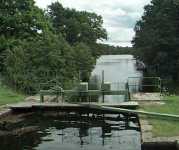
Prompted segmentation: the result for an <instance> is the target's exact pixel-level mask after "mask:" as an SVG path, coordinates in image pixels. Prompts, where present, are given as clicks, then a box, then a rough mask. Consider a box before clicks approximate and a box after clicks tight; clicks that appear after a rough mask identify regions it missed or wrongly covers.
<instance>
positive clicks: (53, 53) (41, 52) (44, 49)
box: [5, 33, 78, 93]
mask: <svg viewBox="0 0 179 150" xmlns="http://www.w3.org/2000/svg"><path fill="white" fill-rule="evenodd" d="M20 43H21V44H19V46H16V47H14V48H13V49H9V50H7V51H6V61H5V68H6V72H5V74H6V76H5V77H6V81H8V84H9V85H10V86H11V87H16V88H17V89H19V90H21V91H24V92H26V93H31V92H37V91H38V90H39V85H40V83H46V82H48V81H51V80H58V81H59V82H61V84H62V86H64V87H65V86H66V84H69V83H70V82H73V80H74V79H75V78H77V76H78V74H77V71H76V70H75V68H76V66H75V62H74V58H73V54H72V48H71V47H70V46H69V44H68V43H67V42H66V41H65V40H64V39H63V38H62V36H59V35H58V36H57V35H54V34H52V33H44V34H43V36H42V37H41V38H35V39H34V38H29V39H28V40H23V41H20Z"/></svg>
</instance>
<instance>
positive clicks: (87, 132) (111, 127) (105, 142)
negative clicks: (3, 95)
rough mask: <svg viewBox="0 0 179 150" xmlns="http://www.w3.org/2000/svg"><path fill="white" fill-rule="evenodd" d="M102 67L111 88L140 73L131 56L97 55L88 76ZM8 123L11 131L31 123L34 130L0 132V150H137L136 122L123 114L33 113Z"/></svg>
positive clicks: (99, 71)
mask: <svg viewBox="0 0 179 150" xmlns="http://www.w3.org/2000/svg"><path fill="white" fill-rule="evenodd" d="M102 70H104V81H105V82H111V83H112V84H113V85H112V89H113V90H116V89H119V88H123V87H124V83H126V82H127V78H128V77H130V76H141V73H140V72H138V71H136V68H135V59H134V58H133V56H131V55H115V56H112V55H111V56H101V57H100V58H99V59H98V60H97V64H96V67H95V69H94V70H93V72H92V76H97V78H99V80H100V79H101V72H102ZM99 80H98V81H99ZM105 100H106V101H107V102H119V101H122V100H123V97H122V96H121V97H120V96H118V97H105ZM121 118H124V119H121ZM22 120H23V119H22ZM12 126H14V128H15V130H16V128H17V129H18V130H19V128H22V127H23V130H26V128H28V127H34V126H35V128H36V127H37V130H34V131H32V132H28V133H24V134H20V135H19V134H18V135H13V134H12V135H11V134H10V135H8V136H1V135H0V150H141V145H140V132H139V131H138V130H137V128H136V122H135V121H134V119H131V121H130V120H128V121H126V120H125V116H124V115H123V114H114V115H111V114H110V115H108V114H103V115H99V114H89V115H87V116H78V115H77V114H76V115H75V116H73V115H71V117H70V115H68V116H58V117H47V116H46V117H44V116H41V115H38V114H36V115H35V116H34V115H32V116H30V117H29V118H25V120H23V121H20V122H19V123H17V124H15V125H14V124H12ZM13 133H14V132H13Z"/></svg>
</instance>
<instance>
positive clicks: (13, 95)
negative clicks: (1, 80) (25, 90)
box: [0, 84, 25, 106]
mask: <svg viewBox="0 0 179 150" xmlns="http://www.w3.org/2000/svg"><path fill="white" fill-rule="evenodd" d="M24 98H25V95H23V94H19V93H17V92H14V91H13V90H11V89H9V88H7V87H5V86H2V85H1V84H0V106H1V105H5V104H12V103H17V102H20V101H23V100H24Z"/></svg>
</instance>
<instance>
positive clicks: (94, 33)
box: [47, 2, 107, 45]
mask: <svg viewBox="0 0 179 150" xmlns="http://www.w3.org/2000/svg"><path fill="white" fill-rule="evenodd" d="M47 14H48V16H49V17H50V18H51V20H52V22H53V26H54V27H55V29H56V31H57V32H61V33H62V34H63V36H64V37H65V39H66V40H67V41H68V42H69V43H70V44H74V43H76V42H84V43H86V44H88V45H89V44H91V43H96V42H97V40H102V39H106V38H107V34H106V30H105V29H104V28H103V27H102V24H103V20H102V17H101V16H99V15H97V14H95V13H89V12H86V11H77V10H75V9H69V8H63V6H62V5H61V4H60V3H59V2H55V3H52V4H51V5H50V6H49V7H48V12H47Z"/></svg>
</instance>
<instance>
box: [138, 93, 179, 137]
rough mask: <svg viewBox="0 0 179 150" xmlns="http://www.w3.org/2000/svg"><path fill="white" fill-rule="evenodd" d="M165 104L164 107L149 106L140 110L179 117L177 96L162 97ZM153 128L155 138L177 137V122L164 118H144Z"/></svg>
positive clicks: (178, 124)
mask: <svg viewBox="0 0 179 150" xmlns="http://www.w3.org/2000/svg"><path fill="white" fill-rule="evenodd" d="M164 99H165V100H166V101H165V102H166V104H164V105H149V106H141V107H140V109H142V110H145V111H149V112H159V113H168V114H175V115H179V96H167V97H164ZM145 119H147V120H148V121H149V123H150V124H152V126H153V130H152V132H153V135H154V136H155V137H157V136H158V137H159V136H161V137H162V136H165V137H171V136H179V120H178V121H176V120H172V119H169V118H168V119H164V118H149V117H145Z"/></svg>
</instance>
